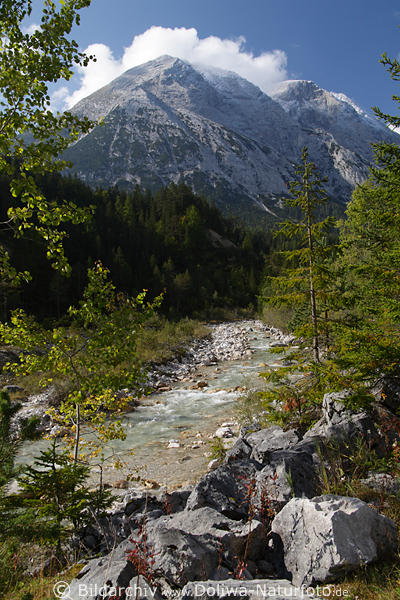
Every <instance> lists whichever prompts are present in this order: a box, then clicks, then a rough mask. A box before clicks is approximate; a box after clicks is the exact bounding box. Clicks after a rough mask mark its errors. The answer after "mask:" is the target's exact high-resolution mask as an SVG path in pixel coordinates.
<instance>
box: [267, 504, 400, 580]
mask: <svg viewBox="0 0 400 600" xmlns="http://www.w3.org/2000/svg"><path fill="white" fill-rule="evenodd" d="M272 531H273V532H274V533H276V534H278V535H279V536H280V538H281V540H282V543H283V548H284V556H285V566H286V568H287V570H288V571H289V572H290V573H291V574H292V580H293V584H294V585H296V586H301V585H313V584H314V583H323V582H327V581H331V580H333V579H335V578H336V577H337V576H339V575H341V574H343V573H345V572H347V571H351V570H355V569H358V568H359V567H360V566H362V565H366V564H369V563H371V562H373V561H375V560H377V559H378V558H380V557H382V556H383V555H385V554H389V553H390V552H393V551H394V549H395V548H396V546H397V532H396V526H395V524H394V523H393V521H391V520H390V519H388V518H387V517H385V516H383V515H380V514H379V513H378V512H377V511H376V510H374V509H373V508H371V507H370V506H368V505H367V504H365V502H362V501H361V500H359V499H357V498H347V497H342V496H331V495H328V496H319V497H316V498H313V499H312V500H309V499H306V498H293V499H292V500H291V501H290V502H289V503H288V504H286V506H285V507H284V508H283V509H282V510H281V512H280V513H278V515H277V516H276V517H275V519H274V520H273V522H272Z"/></svg>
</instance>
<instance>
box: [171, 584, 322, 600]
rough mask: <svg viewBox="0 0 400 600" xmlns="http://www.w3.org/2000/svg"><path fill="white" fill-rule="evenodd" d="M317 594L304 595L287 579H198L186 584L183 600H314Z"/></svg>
mask: <svg viewBox="0 0 400 600" xmlns="http://www.w3.org/2000/svg"><path fill="white" fill-rule="evenodd" d="M314 597H315V596H312V595H304V593H303V590H301V589H299V588H296V587H294V586H293V585H292V584H291V583H290V581H288V580H287V579H253V580H251V581H243V580H240V579H226V580H223V581H220V580H217V581H211V580H209V581H196V582H190V583H187V584H186V585H185V587H184V588H183V590H182V596H181V600H194V599H196V600H210V598H218V599H220V600H238V598H239V599H240V598H243V600H265V599H266V598H274V600H292V599H293V598H299V599H300V598H302V599H303V600H304V599H307V598H308V599H309V600H312V599H313V598H314Z"/></svg>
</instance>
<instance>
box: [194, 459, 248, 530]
mask: <svg viewBox="0 0 400 600" xmlns="http://www.w3.org/2000/svg"><path fill="white" fill-rule="evenodd" d="M256 474H257V467H256V466H255V465H254V463H253V462H250V461H239V460H238V461H234V462H230V463H227V464H223V465H221V466H220V467H217V468H216V469H215V470H214V471H211V472H210V473H207V474H206V475H204V477H202V478H201V479H200V481H199V482H198V483H197V485H196V486H195V487H194V489H193V491H192V493H191V494H190V496H189V499H188V501H187V504H186V509H187V510H195V509H197V508H200V507H202V506H210V507H211V508H214V509H216V510H218V511H219V512H221V513H222V514H223V515H225V516H227V517H229V518H230V519H243V518H246V517H247V515H248V510H249V497H248V491H249V486H250V485H251V484H252V482H254V481H255V477H256Z"/></svg>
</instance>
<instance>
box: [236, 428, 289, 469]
mask: <svg viewBox="0 0 400 600" xmlns="http://www.w3.org/2000/svg"><path fill="white" fill-rule="evenodd" d="M245 441H246V442H247V444H249V445H250V446H251V448H252V452H251V458H253V459H254V460H256V461H258V462H260V463H263V464H265V463H267V462H268V461H269V457H270V455H271V452H273V451H274V450H286V449H287V448H290V447H291V446H293V445H294V444H296V443H297V442H298V441H299V436H298V434H297V433H296V432H295V431H294V430H293V429H290V430H289V431H283V429H282V428H281V427H278V426H273V427H268V428H267V429H261V430H260V431H256V432H255V433H250V434H249V435H247V436H246V438H245Z"/></svg>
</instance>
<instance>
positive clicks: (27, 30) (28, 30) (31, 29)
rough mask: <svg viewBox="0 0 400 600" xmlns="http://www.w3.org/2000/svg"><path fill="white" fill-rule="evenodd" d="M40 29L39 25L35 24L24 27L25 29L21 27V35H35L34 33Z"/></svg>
mask: <svg viewBox="0 0 400 600" xmlns="http://www.w3.org/2000/svg"><path fill="white" fill-rule="evenodd" d="M39 29H40V25H37V24H36V23H31V24H30V25H28V26H26V27H22V33H25V34H27V33H28V34H29V35H33V34H34V33H35V31H39Z"/></svg>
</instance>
